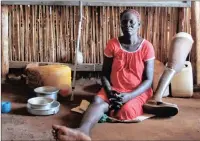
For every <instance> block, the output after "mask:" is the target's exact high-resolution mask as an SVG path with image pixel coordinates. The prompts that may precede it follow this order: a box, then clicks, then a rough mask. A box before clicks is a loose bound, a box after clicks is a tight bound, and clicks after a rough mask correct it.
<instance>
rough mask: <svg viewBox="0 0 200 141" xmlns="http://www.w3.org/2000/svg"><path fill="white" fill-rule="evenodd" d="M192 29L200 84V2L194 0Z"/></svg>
mask: <svg viewBox="0 0 200 141" xmlns="http://www.w3.org/2000/svg"><path fill="white" fill-rule="evenodd" d="M191 17H192V22H191V31H192V37H193V39H194V44H193V48H194V50H195V52H196V55H195V58H196V59H195V60H196V67H195V70H196V84H197V85H200V2H199V1H193V2H192V8H191Z"/></svg>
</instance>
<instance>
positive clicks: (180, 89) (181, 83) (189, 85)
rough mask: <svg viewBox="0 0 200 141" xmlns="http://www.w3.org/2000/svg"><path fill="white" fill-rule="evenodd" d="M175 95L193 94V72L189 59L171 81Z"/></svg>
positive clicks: (173, 94) (189, 95)
mask: <svg viewBox="0 0 200 141" xmlns="http://www.w3.org/2000/svg"><path fill="white" fill-rule="evenodd" d="M171 91H172V96H173V97H192V95H193V74H192V66H191V63H190V62H189V61H186V62H185V65H184V68H183V69H182V70H181V71H180V72H179V73H177V74H176V75H175V76H174V77H173V79H172V81H171Z"/></svg>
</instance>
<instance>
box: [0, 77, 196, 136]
mask: <svg viewBox="0 0 200 141" xmlns="http://www.w3.org/2000/svg"><path fill="white" fill-rule="evenodd" d="M85 82H86V81H85V80H80V81H79V82H78V83H77V86H76V89H77V90H76V97H75V101H74V102H73V103H72V102H70V101H69V100H68V98H65V99H63V98H61V97H59V100H58V101H59V102H60V103H61V107H60V111H59V113H57V114H56V115H52V116H33V115H30V114H29V113H28V112H27V110H26V102H27V99H28V98H29V97H32V96H33V93H32V92H31V91H30V90H29V89H27V87H25V86H23V85H20V84H18V83H17V84H13V85H11V84H4V85H2V92H1V94H2V101H7V100H8V101H11V102H12V111H11V112H10V113H8V114H2V140H53V138H52V135H51V126H52V124H61V125H66V126H69V127H73V128H74V127H77V126H78V124H79V123H80V120H81V118H82V115H81V114H77V113H74V112H70V109H71V108H72V107H75V106H77V105H78V104H80V101H81V99H87V100H89V101H91V99H92V97H93V96H94V95H95V93H96V92H97V91H98V89H99V85H98V84H96V81H95V80H94V79H93V80H87V83H85ZM164 100H165V101H167V102H172V103H176V104H177V105H178V106H179V108H180V112H179V114H178V115H177V116H175V117H172V118H165V119H160V118H152V119H147V120H145V121H143V122H140V123H131V124H130V123H129V124H121V123H99V124H97V125H96V126H95V127H94V129H93V130H92V140H200V93H197V92H196V93H195V94H194V97H193V98H189V99H187V98H185V99H184V98H165V99H164Z"/></svg>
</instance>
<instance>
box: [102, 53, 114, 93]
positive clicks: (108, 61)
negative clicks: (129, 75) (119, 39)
mask: <svg viewBox="0 0 200 141" xmlns="http://www.w3.org/2000/svg"><path fill="white" fill-rule="evenodd" d="M112 63H113V57H112V58H109V57H106V56H105V55H104V61H103V67H102V74H101V83H102V86H103V88H104V90H105V92H106V94H107V96H109V95H110V93H111V90H112V88H111V83H110V74H111V70H112Z"/></svg>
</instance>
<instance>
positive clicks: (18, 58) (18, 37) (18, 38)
mask: <svg viewBox="0 0 200 141" xmlns="http://www.w3.org/2000/svg"><path fill="white" fill-rule="evenodd" d="M16 9H17V11H16V13H17V60H18V61H21V44H20V35H21V32H20V10H19V6H16Z"/></svg>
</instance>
